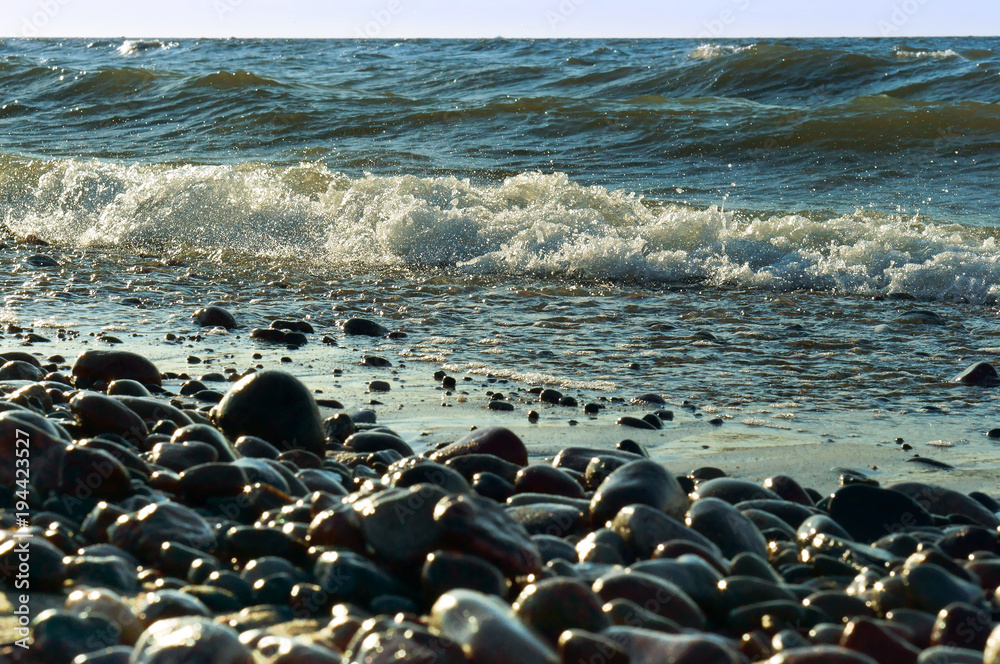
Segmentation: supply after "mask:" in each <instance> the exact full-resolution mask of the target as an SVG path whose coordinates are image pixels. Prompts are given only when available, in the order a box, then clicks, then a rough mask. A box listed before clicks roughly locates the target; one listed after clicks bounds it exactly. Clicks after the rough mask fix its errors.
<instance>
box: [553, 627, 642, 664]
mask: <svg viewBox="0 0 1000 664" xmlns="http://www.w3.org/2000/svg"><path fill="white" fill-rule="evenodd" d="M559 655H560V656H561V657H562V662H563V664H589V663H590V662H593V663H594V664H629V658H628V655H627V654H626V653H625V651H624V650H622V649H621V648H619V647H618V644H616V643H615V642H614V641H612V640H611V639H609V638H607V637H604V636H601V635H600V634H593V633H591V632H587V631H584V630H580V629H570V630H566V631H565V632H563V633H562V634H561V635H560V636H559Z"/></svg>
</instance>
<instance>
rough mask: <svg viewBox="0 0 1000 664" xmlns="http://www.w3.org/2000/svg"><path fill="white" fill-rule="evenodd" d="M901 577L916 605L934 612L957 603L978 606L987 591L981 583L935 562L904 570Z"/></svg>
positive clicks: (913, 604) (913, 603)
mask: <svg viewBox="0 0 1000 664" xmlns="http://www.w3.org/2000/svg"><path fill="white" fill-rule="evenodd" d="M902 579H903V584H904V589H905V590H906V595H907V597H908V599H909V601H910V603H911V604H912V606H913V608H916V609H921V610H923V611H927V612H928V613H932V614H936V613H937V612H938V611H940V610H942V609H944V608H945V607H946V606H948V605H949V604H952V603H954V602H961V603H964V604H973V605H976V604H978V603H979V602H981V601H982V599H983V594H984V591H983V589H982V588H981V587H980V586H979V585H978V584H972V583H970V582H968V581H964V580H962V579H959V578H956V577H955V576H952V575H951V574H949V573H948V572H947V571H945V570H944V569H943V568H941V567H939V566H937V565H935V564H932V563H924V564H922V565H917V566H916V567H911V568H910V569H907V570H904V571H903V574H902Z"/></svg>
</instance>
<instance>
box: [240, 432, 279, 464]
mask: <svg viewBox="0 0 1000 664" xmlns="http://www.w3.org/2000/svg"><path fill="white" fill-rule="evenodd" d="M233 448H234V449H235V450H236V451H237V452H238V453H239V455H240V456H241V457H250V458H253V459H277V458H278V455H280V454H281V452H280V451H279V450H278V448H277V447H275V446H274V445H272V444H271V443H269V442H267V441H266V440H264V439H263V438H257V437H256V436H240V437H239V438H237V439H236V442H235V443H234V444H233Z"/></svg>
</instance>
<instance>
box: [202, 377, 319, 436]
mask: <svg viewBox="0 0 1000 664" xmlns="http://www.w3.org/2000/svg"><path fill="white" fill-rule="evenodd" d="M212 420H213V422H214V423H215V425H216V426H218V427H219V429H221V430H222V431H223V433H225V434H226V435H227V436H228V437H229V438H230V439H232V440H235V439H237V438H239V437H240V436H256V437H258V438H262V439H264V440H266V441H267V442H269V443H271V444H272V445H274V446H275V447H276V448H278V449H279V450H285V449H297V448H301V449H305V450H309V451H310V452H313V453H314V454H316V455H318V456H323V455H324V453H325V450H326V436H325V433H324V430H323V420H322V418H321V417H320V414H319V407H318V406H317V405H316V401H315V400H314V399H313V396H312V393H311V392H310V391H309V389H308V388H306V386H305V385H303V384H302V383H301V382H300V381H299V380H298V379H297V378H295V377H294V376H291V375H290V374H287V373H285V372H283V371H273V370H271V371H261V372H257V373H254V374H251V375H249V376H247V377H245V378H243V379H241V380H240V381H238V382H237V383H236V384H234V385H233V386H232V388H230V390H229V392H227V393H226V396H225V397H224V398H223V399H222V401H220V402H219V404H218V405H217V406H215V407H214V408H213V409H212Z"/></svg>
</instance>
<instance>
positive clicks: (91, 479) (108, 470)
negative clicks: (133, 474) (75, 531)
mask: <svg viewBox="0 0 1000 664" xmlns="http://www.w3.org/2000/svg"><path fill="white" fill-rule="evenodd" d="M130 481H131V480H130V478H129V474H128V471H127V470H126V469H125V466H124V464H122V462H121V461H119V460H118V459H116V458H115V457H113V456H111V455H110V454H108V453H107V452H105V451H103V450H99V449H91V448H90V447H79V446H77V445H70V446H68V447H67V448H66V453H65V454H64V455H63V459H62V464H61V465H60V467H59V490H60V491H61V492H62V493H63V494H64V495H67V496H72V497H75V498H76V499H78V500H87V499H97V500H110V501H112V502H113V501H117V500H122V499H124V498H126V497H128V496H129V495H130V494H131V493H132V487H131V484H130Z"/></svg>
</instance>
